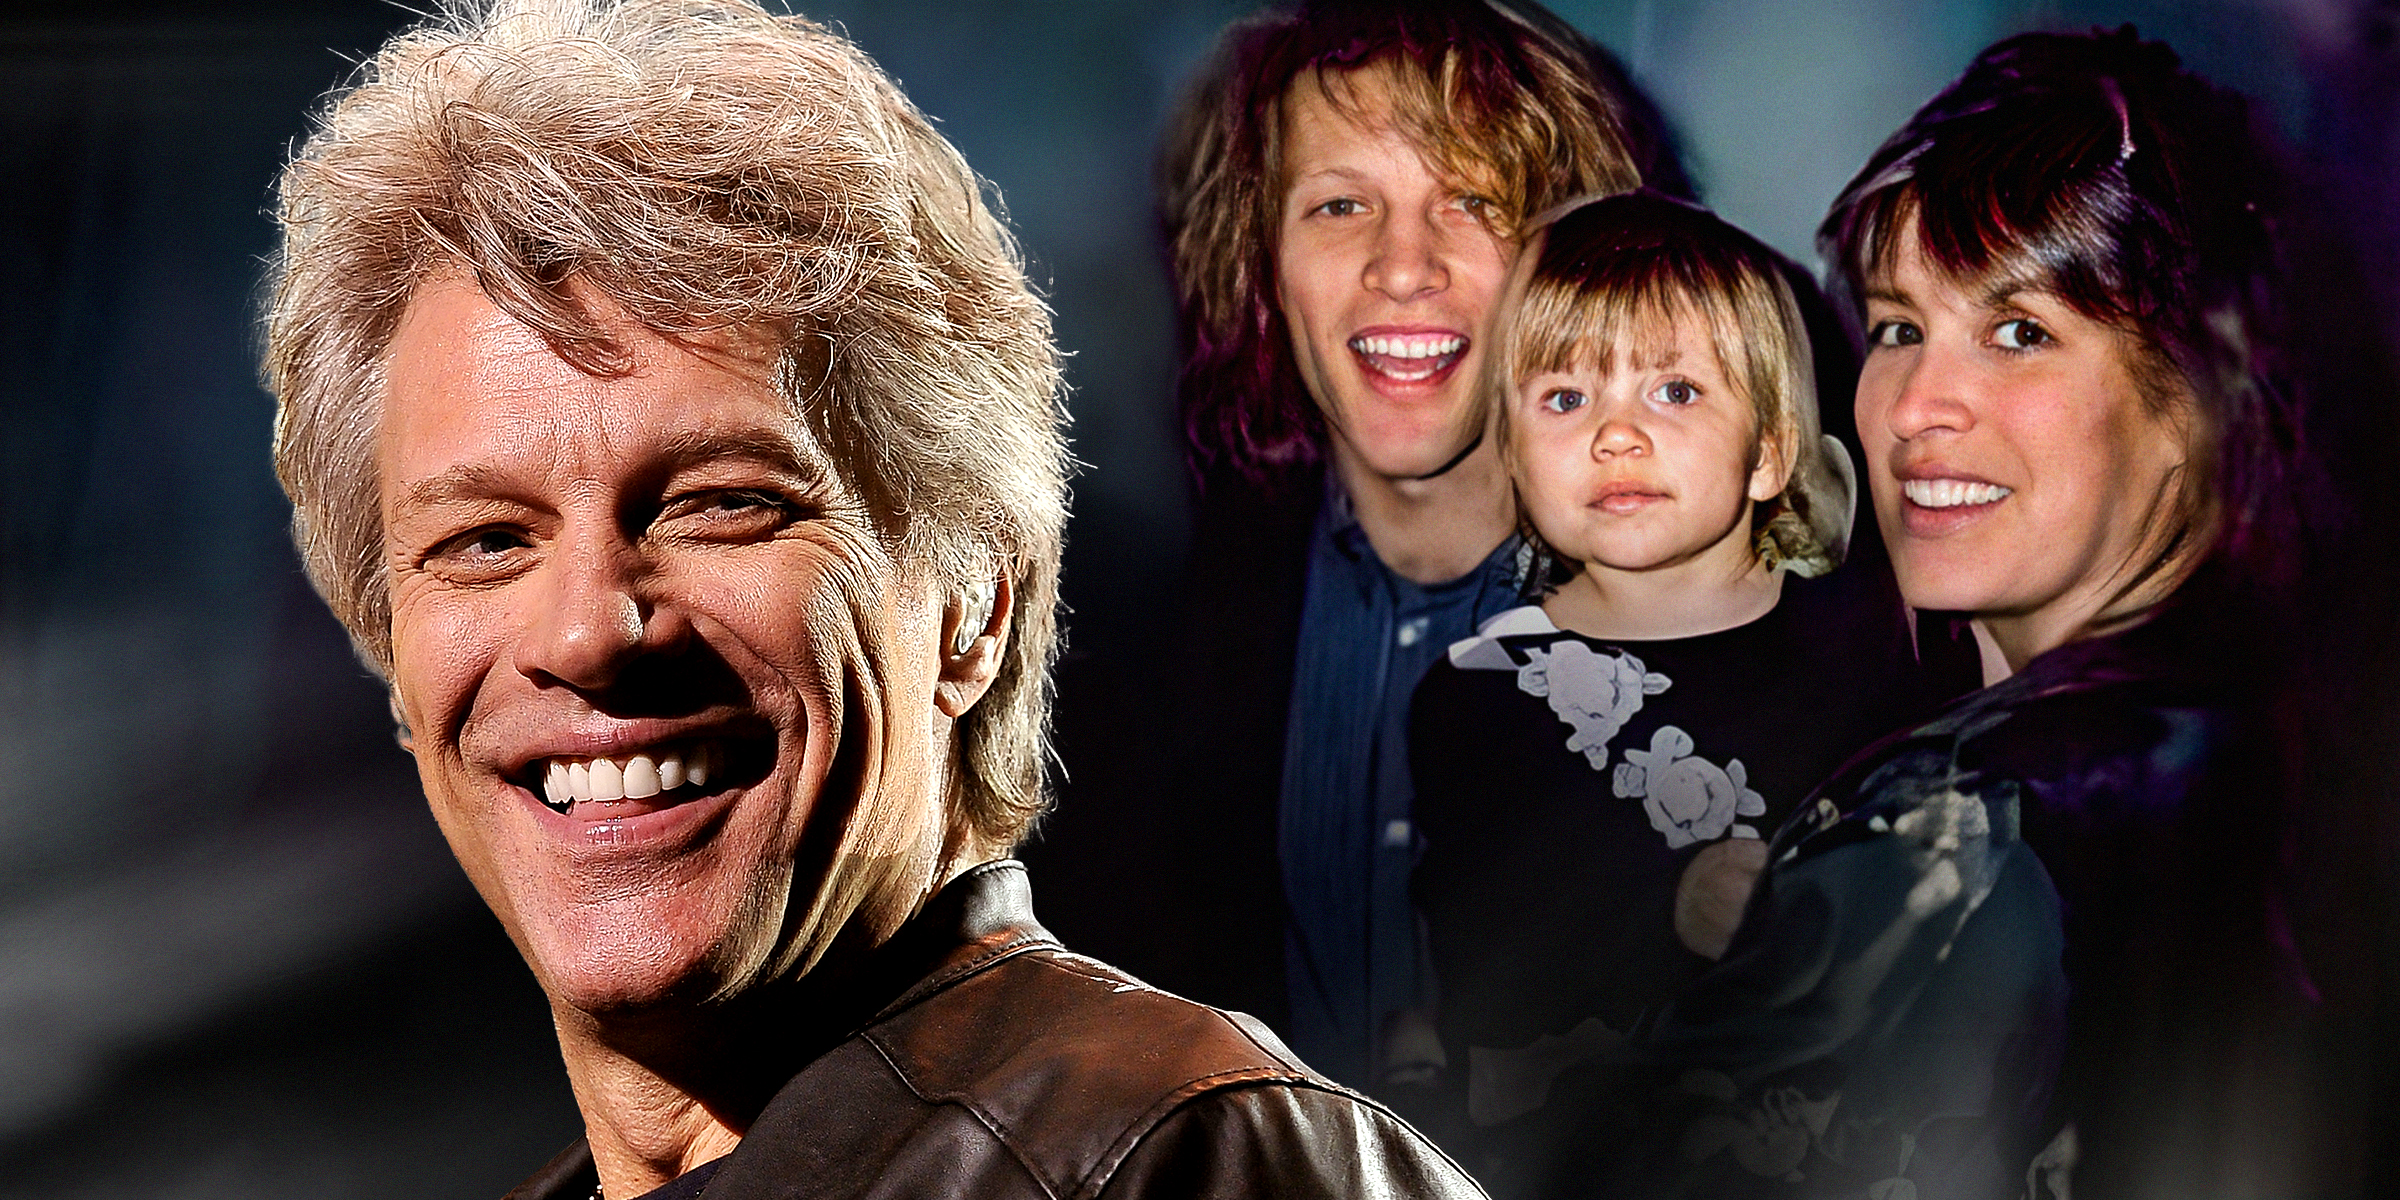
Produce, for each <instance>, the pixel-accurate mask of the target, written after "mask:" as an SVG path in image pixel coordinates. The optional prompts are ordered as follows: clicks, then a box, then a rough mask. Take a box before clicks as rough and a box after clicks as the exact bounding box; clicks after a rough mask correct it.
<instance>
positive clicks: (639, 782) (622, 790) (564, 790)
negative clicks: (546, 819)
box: [527, 739, 726, 815]
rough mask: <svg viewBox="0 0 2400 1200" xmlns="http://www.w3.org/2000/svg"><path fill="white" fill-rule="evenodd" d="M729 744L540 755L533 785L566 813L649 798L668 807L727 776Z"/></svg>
mask: <svg viewBox="0 0 2400 1200" xmlns="http://www.w3.org/2000/svg"><path fill="white" fill-rule="evenodd" d="M725 767H726V752H725V745H724V743H723V742H721V741H717V740H714V739H711V740H707V741H699V742H689V743H682V744H676V745H668V746H662V747H659V748H657V749H655V750H650V751H645V752H642V753H638V754H625V755H613V756H608V757H600V758H573V757H557V758H547V759H541V760H537V761H536V762H535V763H534V764H533V765H532V766H531V767H529V768H528V770H529V771H530V772H532V773H533V774H534V775H535V779H534V782H535V783H536V784H538V786H537V787H528V788H527V790H528V791H534V792H536V794H538V795H540V796H541V798H542V803H543V804H544V805H545V806H547V807H548V808H549V809H550V811H552V812H555V813H559V814H561V815H564V814H566V813H569V812H572V811H573V810H574V807H575V806H576V805H577V804H579V803H581V804H615V803H622V802H625V801H647V802H649V803H648V804H647V805H645V807H650V808H663V807H666V806H668V805H673V804H680V803H682V802H683V801H685V800H689V799H696V798H698V797H700V796H702V795H705V794H706V789H707V786H708V783H709V781H710V780H712V779H714V780H717V781H718V782H719V783H720V784H722V783H723V782H724V777H725V775H726V770H725Z"/></svg>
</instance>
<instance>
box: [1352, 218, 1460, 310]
mask: <svg viewBox="0 0 2400 1200" xmlns="http://www.w3.org/2000/svg"><path fill="white" fill-rule="evenodd" d="M1364 282H1365V283H1366V285H1367V287H1368V289H1369V290H1371V291H1376V292H1380V293H1382V294H1383V295H1385V296H1388V297H1390V298H1391V299H1393V300H1396V301H1399V302H1401V303H1407V302H1408V301H1410V300H1413V299H1416V298H1417V297H1419V296H1423V295H1428V294H1430V293H1434V292H1439V291H1441V290H1442V289H1444V288H1447V287H1449V286H1450V262H1449V246H1448V240H1447V237H1446V235H1445V234H1444V233H1443V231H1442V230H1440V229H1438V228H1436V227H1435V226H1434V224H1433V222H1431V221H1429V220H1427V219H1426V218H1425V217H1423V216H1421V215H1417V214H1413V213H1408V212H1405V211H1403V212H1396V213H1392V214H1389V215H1387V216H1385V217H1384V218H1383V220H1382V223H1381V224H1380V225H1378V226H1377V227H1376V234H1375V248H1374V253H1373V254H1372V256H1370V257H1369V258H1368V259H1367V269H1366V273H1365V277H1364Z"/></svg>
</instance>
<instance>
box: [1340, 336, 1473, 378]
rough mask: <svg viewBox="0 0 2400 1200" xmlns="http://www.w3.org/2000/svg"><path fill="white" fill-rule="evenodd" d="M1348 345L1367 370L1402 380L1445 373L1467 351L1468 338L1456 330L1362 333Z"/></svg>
mask: <svg viewBox="0 0 2400 1200" xmlns="http://www.w3.org/2000/svg"><path fill="white" fill-rule="evenodd" d="M1349 346H1350V352H1351V353H1352V354H1354V355H1357V356H1358V360H1359V362H1360V364H1361V365H1363V366H1365V367H1366V368H1367V369H1368V370H1370V371H1373V372H1375V373H1376V374H1378V375H1383V376H1387V377H1389V378H1391V379H1394V380H1397V381H1399V382H1402V383H1420V382H1424V381H1426V380H1430V379H1434V378H1436V377H1439V376H1443V375H1447V374H1448V373H1449V372H1450V370H1451V369H1452V368H1454V367H1456V366H1457V365H1458V363H1459V360H1460V359H1462V358H1464V357H1466V353H1467V339H1466V338H1464V337H1461V336H1459V335H1458V334H1455V333H1417V334H1393V335H1361V336H1358V337H1354V338H1351V339H1350V342H1349Z"/></svg>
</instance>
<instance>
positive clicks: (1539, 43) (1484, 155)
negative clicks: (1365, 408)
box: [1159, 0, 1666, 483]
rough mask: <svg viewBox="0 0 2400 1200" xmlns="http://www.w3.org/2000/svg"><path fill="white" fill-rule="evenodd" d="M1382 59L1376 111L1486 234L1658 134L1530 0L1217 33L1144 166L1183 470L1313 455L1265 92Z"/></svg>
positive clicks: (1344, 2)
mask: <svg viewBox="0 0 2400 1200" xmlns="http://www.w3.org/2000/svg"><path fill="white" fill-rule="evenodd" d="M1369 66H1380V67H1384V68H1385V69H1387V70H1388V71H1389V76H1388V78H1389V82H1390V89H1389V95H1390V97H1391V104H1392V107H1393V110H1394V111H1393V112H1392V114H1391V119H1392V120H1393V121H1394V122H1395V124H1396V125H1397V127H1398V128H1399V129H1400V130H1401V131H1402V132H1404V133H1405V134H1406V135H1407V136H1408V138H1409V140H1410V141H1411V142H1412V143H1414V144H1415V145H1416V146H1418V147H1419V148H1420V151H1421V153H1422V154H1423V155H1424V157H1425V160H1426V162H1427V163H1428V164H1429V165H1430V166H1431V167H1432V168H1433V169H1434V170H1435V171H1436V172H1438V173H1439V174H1440V175H1441V176H1442V177H1443V178H1445V179H1446V180H1448V181H1449V182H1451V183H1453V184H1455V185H1456V186H1458V187H1460V188H1461V189H1462V190H1466V191H1471V192H1474V193H1476V194H1478V195H1481V196H1483V197H1484V198H1485V199H1486V200H1488V201H1489V202H1490V203H1489V204H1488V205H1487V207H1486V208H1485V210H1484V211H1485V212H1487V213H1488V214H1489V219H1490V220H1491V222H1492V225H1493V227H1494V230H1495V231H1496V232H1498V233H1500V234H1501V235H1502V236H1504V237H1513V236H1514V235H1515V231H1516V227H1517V226H1518V224H1520V223H1521V222H1522V221H1523V220H1524V218H1525V217H1527V216H1529V215H1531V214H1533V213H1538V212H1541V211H1543V210H1545V209H1548V208H1550V207H1551V206H1553V205H1555V204H1558V203H1559V202H1561V201H1563V200H1566V199H1567V198H1569V197H1572V196H1582V195H1599V194H1603V193H1608V192H1621V191H1624V190H1626V189H1628V188H1632V187H1636V186H1639V185H1640V184H1641V182H1642V167H1643V165H1644V164H1646V163H1649V162H1652V161H1657V160H1663V159H1664V157H1665V156H1666V151H1665V149H1664V147H1663V146H1652V145H1648V144H1646V143H1643V142H1642V141H1641V140H1640V139H1641V138H1644V137H1647V136H1648V135H1647V133H1646V132H1645V131H1644V130H1642V129H1641V128H1638V127H1637V126H1635V125H1634V124H1632V123H1630V122H1629V121H1628V119H1627V110H1626V101H1625V99H1624V98H1623V97H1621V96H1620V95H1619V94H1618V88H1619V87H1623V86H1629V85H1624V84H1623V81H1622V80H1621V78H1619V77H1618V75H1617V71H1616V68H1615V66H1614V63H1613V61H1612V60H1609V59H1607V57H1606V55H1605V53H1604V52H1602V51H1601V50H1599V49H1598V48H1597V47H1595V46H1593V45H1592V44H1591V43H1590V42H1589V41H1588V40H1586V39H1584V38H1583V36H1582V35H1580V34H1578V33H1576V32H1575V31H1574V29H1573V28H1572V27H1571V26H1568V25H1567V24H1565V23H1564V22H1562V21H1560V20H1558V19H1557V18H1556V17H1554V16H1551V15H1550V14H1549V13H1547V12H1545V11H1543V10H1542V9H1541V8H1540V7H1538V6H1536V5H1533V4H1530V3H1515V4H1510V5H1501V4H1495V3H1487V2H1486V0H1401V2H1394V0H1382V2H1365V0H1306V2H1303V3H1301V4H1297V5H1295V6H1292V7H1289V8H1276V9H1272V10H1270V11H1268V12H1266V13H1264V14H1262V15H1260V16H1258V17H1255V18H1253V19H1251V20H1249V21H1245V22H1243V23H1240V24H1237V25H1235V26H1233V27H1232V28H1230V29H1228V30H1227V31H1226V33H1225V35H1224V38H1223V40H1222V41H1221V42H1220V43H1219V45H1218V49H1217V52H1216V57H1215V59H1214V61H1213V62H1212V63H1211V65H1210V66H1209V67H1208V68H1207V69H1206V70H1204V71H1203V72H1202V73H1201V74H1200V76H1199V78H1198V79H1196V80H1195V81H1194V83H1193V85H1192V88H1191V91H1190V92H1189V93H1188V95H1187V97H1186V99H1185V101H1184V104H1183V107H1182V108H1181V110H1180V111H1179V114H1178V116H1177V118H1176V121H1175V124H1174V126H1173V128H1172V130H1171V131H1170V133H1169V136H1168V139H1167V144H1166V149H1165V152H1164V154H1163V156H1162V158H1161V160H1160V164H1159V192H1160V200H1159V212H1160V219H1161V222H1162V224H1163V225H1164V228H1165V232H1166V237H1167V245H1168V251H1169V255H1170V258H1171V262H1172V267H1173V272H1174V276H1175V299H1176V310H1177V315H1178V318H1179V320H1180V322H1181V324H1182V326H1183V345H1184V367H1183V377H1182V381H1181V388H1180V390H1181V393H1182V402H1183V419H1184V433H1185V437H1186V441H1187V444H1188V446H1189V449H1190V451H1191V455H1192V459H1193V464H1194V466H1195V467H1198V468H1201V469H1202V470H1203V471H1206V470H1207V469H1209V468H1212V467H1215V466H1217V465H1218V464H1225V465H1228V466H1231V467H1232V468H1234V469H1235V470H1236V471H1238V472H1240V473H1241V474H1242V475H1244V476H1247V477H1248V478H1250V479H1251V480H1252V481H1253V482H1262V483H1263V482H1267V481H1268V480H1269V479H1270V478H1271V477H1274V476H1276V475H1279V474H1281V473H1283V472H1286V471H1288V470H1289V469H1291V468H1294V467H1306V466H1309V465H1312V464H1314V463H1316V462H1318V461H1319V460H1320V459H1321V457H1322V455H1323V453H1324V440H1325V431H1324V425H1323V421H1322V419H1321V418H1320V417H1319V416H1318V413H1317V408H1316V405H1315V403H1314V401H1312V400H1311V399H1310V397H1309V395H1308V392H1307V390H1306V387H1305V385H1303V384H1302V383H1301V381H1300V377H1299V373H1298V369H1297V367H1296V366H1295V365H1294V363H1293V361H1292V347H1291V335H1290V333H1289V332H1288V331H1287V330H1286V328H1285V325H1284V322H1283V315H1282V314H1281V313H1280V312H1279V311H1277V309H1276V307H1275V302H1274V292H1275V283H1274V281H1275V229H1276V209H1277V206H1278V204H1279V203H1280V201H1281V197H1282V191H1283V187H1284V179H1283V161H1282V152H1281V142H1282V133H1283V105H1284V100H1285V98H1286V97H1287V96H1288V95H1289V94H1290V92H1291V89H1292V85H1293V83H1294V81H1296V80H1297V79H1299V78H1300V77H1301V76H1302V75H1303V74H1308V75H1311V76H1312V77H1314V78H1315V79H1316V80H1317V81H1318V82H1319V84H1320V85H1329V86H1325V87H1324V94H1325V95H1326V97H1327V98H1328V99H1329V100H1331V101H1332V102H1333V103H1334V104H1335V106H1336V107H1337V110H1338V109H1342V108H1343V107H1344V106H1346V105H1349V104H1352V103H1355V98H1354V97H1353V95H1352V89H1350V88H1348V87H1345V86H1342V84H1343V82H1344V81H1345V78H1346V77H1347V76H1348V75H1349V74H1350V73H1353V72H1356V71H1358V70H1360V69H1361V68H1365V67H1369Z"/></svg>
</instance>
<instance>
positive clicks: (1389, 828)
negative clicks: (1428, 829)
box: [1383, 818, 1410, 850]
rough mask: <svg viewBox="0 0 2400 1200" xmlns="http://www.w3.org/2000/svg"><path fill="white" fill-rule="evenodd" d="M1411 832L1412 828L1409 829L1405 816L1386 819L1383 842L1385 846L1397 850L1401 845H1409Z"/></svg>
mask: <svg viewBox="0 0 2400 1200" xmlns="http://www.w3.org/2000/svg"><path fill="white" fill-rule="evenodd" d="M1409 832H1410V830H1409V827H1408V821H1407V820H1406V819H1405V818H1401V819H1396V820H1391V821H1386V822H1384V825H1383V844H1384V846H1385V847H1386V848H1387V849H1393V850H1397V849H1400V848H1401V847H1404V846H1406V845H1408V835H1409Z"/></svg>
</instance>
